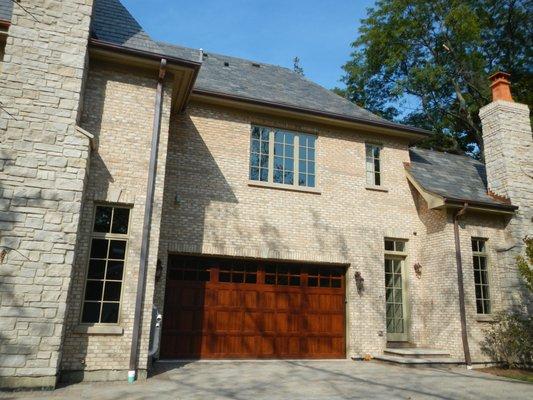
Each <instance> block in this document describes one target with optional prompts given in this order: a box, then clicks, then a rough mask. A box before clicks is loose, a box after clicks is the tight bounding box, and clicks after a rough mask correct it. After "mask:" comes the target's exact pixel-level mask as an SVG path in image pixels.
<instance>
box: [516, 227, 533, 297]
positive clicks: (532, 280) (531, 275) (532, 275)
mask: <svg viewBox="0 0 533 400" xmlns="http://www.w3.org/2000/svg"><path fill="white" fill-rule="evenodd" d="M524 243H525V244H526V256H525V257H524V256H518V257H517V260H516V266H517V268H518V272H519V273H520V276H522V279H524V283H525V284H526V286H527V288H528V289H529V291H530V292H531V294H533V268H532V267H531V266H532V265H533V238H532V237H526V238H525V239H524Z"/></svg>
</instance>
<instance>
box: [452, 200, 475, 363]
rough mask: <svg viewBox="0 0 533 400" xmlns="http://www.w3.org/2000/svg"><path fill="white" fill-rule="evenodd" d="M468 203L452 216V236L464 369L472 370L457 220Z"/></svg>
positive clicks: (464, 211)
mask: <svg viewBox="0 0 533 400" xmlns="http://www.w3.org/2000/svg"><path fill="white" fill-rule="evenodd" d="M467 208H468V203H464V205H463V208H461V209H460V210H459V211H457V212H456V213H455V214H454V216H453V234H454V239H455V261H456V264H457V286H458V290H459V314H460V316H461V339H462V342H463V352H464V355H465V363H466V368H468V369H471V368H472V359H471V357H470V346H469V344H468V332H467V330H466V306H465V289H464V282H463V258H462V255H461V241H460V238H459V218H461V216H463V215H464V214H465V213H466V210H467Z"/></svg>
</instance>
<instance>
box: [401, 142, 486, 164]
mask: <svg viewBox="0 0 533 400" xmlns="http://www.w3.org/2000/svg"><path fill="white" fill-rule="evenodd" d="M410 149H411V150H415V151H416V150H421V151H427V152H431V153H437V154H442V155H446V156H453V157H460V158H462V159H463V160H465V161H469V162H473V163H476V164H481V165H485V163H484V162H481V161H480V160H476V159H475V158H472V157H470V156H469V155H467V154H454V153H448V152H447V151H441V150H433V149H424V148H423V147H416V146H413V147H410Z"/></svg>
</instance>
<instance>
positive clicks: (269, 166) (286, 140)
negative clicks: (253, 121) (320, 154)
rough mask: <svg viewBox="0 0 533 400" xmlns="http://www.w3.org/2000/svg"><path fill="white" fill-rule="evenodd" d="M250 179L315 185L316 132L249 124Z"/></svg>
mask: <svg viewBox="0 0 533 400" xmlns="http://www.w3.org/2000/svg"><path fill="white" fill-rule="evenodd" d="M251 136H252V137H251V144H250V180H252V181H262V182H270V183H275V184H283V185H292V186H305V187H315V181H316V178H315V177H316V166H315V142H316V136H314V135H310V134H306V133H296V132H290V131H286V130H283V129H274V128H266V127H260V126H252V135H251Z"/></svg>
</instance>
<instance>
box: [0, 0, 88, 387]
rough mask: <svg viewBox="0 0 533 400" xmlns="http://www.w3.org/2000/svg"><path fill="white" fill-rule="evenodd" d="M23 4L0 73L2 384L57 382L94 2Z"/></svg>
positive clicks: (78, 196) (80, 179)
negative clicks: (80, 116) (81, 102)
mask: <svg viewBox="0 0 533 400" xmlns="http://www.w3.org/2000/svg"><path fill="white" fill-rule="evenodd" d="M23 5H24V7H25V8H26V9H27V10H28V11H29V12H30V13H31V14H32V15H29V14H28V13H26V12H25V11H24V10H23V9H22V8H21V7H19V6H17V5H15V6H14V7H13V18H12V25H11V27H10V29H9V37H8V39H7V43H6V47H5V56H4V62H3V65H2V66H1V67H0V70H1V73H0V102H1V104H2V106H3V107H4V108H5V110H6V111H7V112H5V111H1V110H0V251H2V250H5V251H6V252H7V255H6V256H5V257H4V260H3V263H2V264H1V265H0V387H3V386H7V387H20V386H53V385H54V384H55V380H56V374H57V368H58V365H59V361H60V357H61V337H62V334H63V331H64V329H63V327H64V317H65V309H66V301H67V291H68V288H69V285H70V274H71V265H72V262H73V259H74V257H75V256H74V247H75V241H76V232H77V229H78V221H79V211H80V208H81V200H82V189H83V185H84V178H85V166H86V160H87V157H88V149H89V141H88V139H87V137H85V136H83V135H81V134H80V133H79V132H77V131H76V129H75V125H76V119H77V116H78V105H79V99H80V92H81V86H82V79H83V76H84V64H85V58H86V46H87V37H88V34H89V23H90V16H91V10H92V0H46V1H45V0H35V1H31V2H24V3H23ZM32 16H33V17H35V19H36V20H35V19H34V18H33V17H32ZM8 113H9V114H8Z"/></svg>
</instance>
